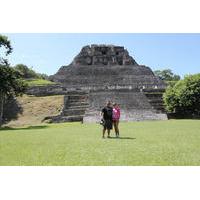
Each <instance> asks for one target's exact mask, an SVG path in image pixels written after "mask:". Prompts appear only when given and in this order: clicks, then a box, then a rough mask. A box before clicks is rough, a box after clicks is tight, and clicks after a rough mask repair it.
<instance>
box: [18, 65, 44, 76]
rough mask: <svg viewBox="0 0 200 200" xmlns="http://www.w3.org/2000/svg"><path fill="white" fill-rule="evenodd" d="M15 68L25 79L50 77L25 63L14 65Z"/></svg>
mask: <svg viewBox="0 0 200 200" xmlns="http://www.w3.org/2000/svg"><path fill="white" fill-rule="evenodd" d="M14 69H15V70H17V71H18V72H19V73H20V74H21V75H22V77H23V78H24V79H30V78H33V79H48V76H47V75H46V74H40V73H37V72H35V71H34V70H33V69H32V68H30V67H28V66H26V65H24V64H18V65H16V66H15V67H14Z"/></svg>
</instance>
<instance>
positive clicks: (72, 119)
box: [60, 115, 84, 122]
mask: <svg viewBox="0 0 200 200" xmlns="http://www.w3.org/2000/svg"><path fill="white" fill-rule="evenodd" d="M83 116H84V115H71V116H62V117H61V118H60V122H80V121H83Z"/></svg>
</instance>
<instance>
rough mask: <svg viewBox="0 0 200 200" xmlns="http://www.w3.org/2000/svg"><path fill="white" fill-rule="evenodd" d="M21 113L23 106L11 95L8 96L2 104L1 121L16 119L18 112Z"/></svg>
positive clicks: (6, 121)
mask: <svg viewBox="0 0 200 200" xmlns="http://www.w3.org/2000/svg"><path fill="white" fill-rule="evenodd" d="M22 113H23V108H22V106H21V105H20V104H19V102H18V101H17V99H16V98H15V97H13V96H10V97H9V98H8V99H7V100H6V103H5V105H4V112H3V121H4V123H5V124H6V123H8V122H9V121H11V120H16V119H17V118H18V115H19V114H22Z"/></svg>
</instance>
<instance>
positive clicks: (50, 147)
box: [0, 120, 200, 165]
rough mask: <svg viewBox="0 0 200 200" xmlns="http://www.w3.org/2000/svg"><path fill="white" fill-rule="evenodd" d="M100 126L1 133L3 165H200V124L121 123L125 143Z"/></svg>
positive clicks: (59, 126)
mask: <svg viewBox="0 0 200 200" xmlns="http://www.w3.org/2000/svg"><path fill="white" fill-rule="evenodd" d="M100 128H101V127H100V125H98V124H80V123H65V124H51V125H41V126H38V127H37V126H35V127H27V128H21V129H20V128H18V129H13V130H1V131H0V165H200V148H199V141H200V123H199V121H197V120H194V121H192V120H176V121H175V120H174V121H173V120H170V121H153V122H132V123H121V124H120V129H121V136H122V138H121V139H114V138H113V139H101V133H100Z"/></svg>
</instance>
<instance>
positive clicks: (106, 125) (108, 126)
mask: <svg viewBox="0 0 200 200" xmlns="http://www.w3.org/2000/svg"><path fill="white" fill-rule="evenodd" d="M112 126H113V123H112V120H107V119H106V120H105V122H104V128H105V129H112Z"/></svg>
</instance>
